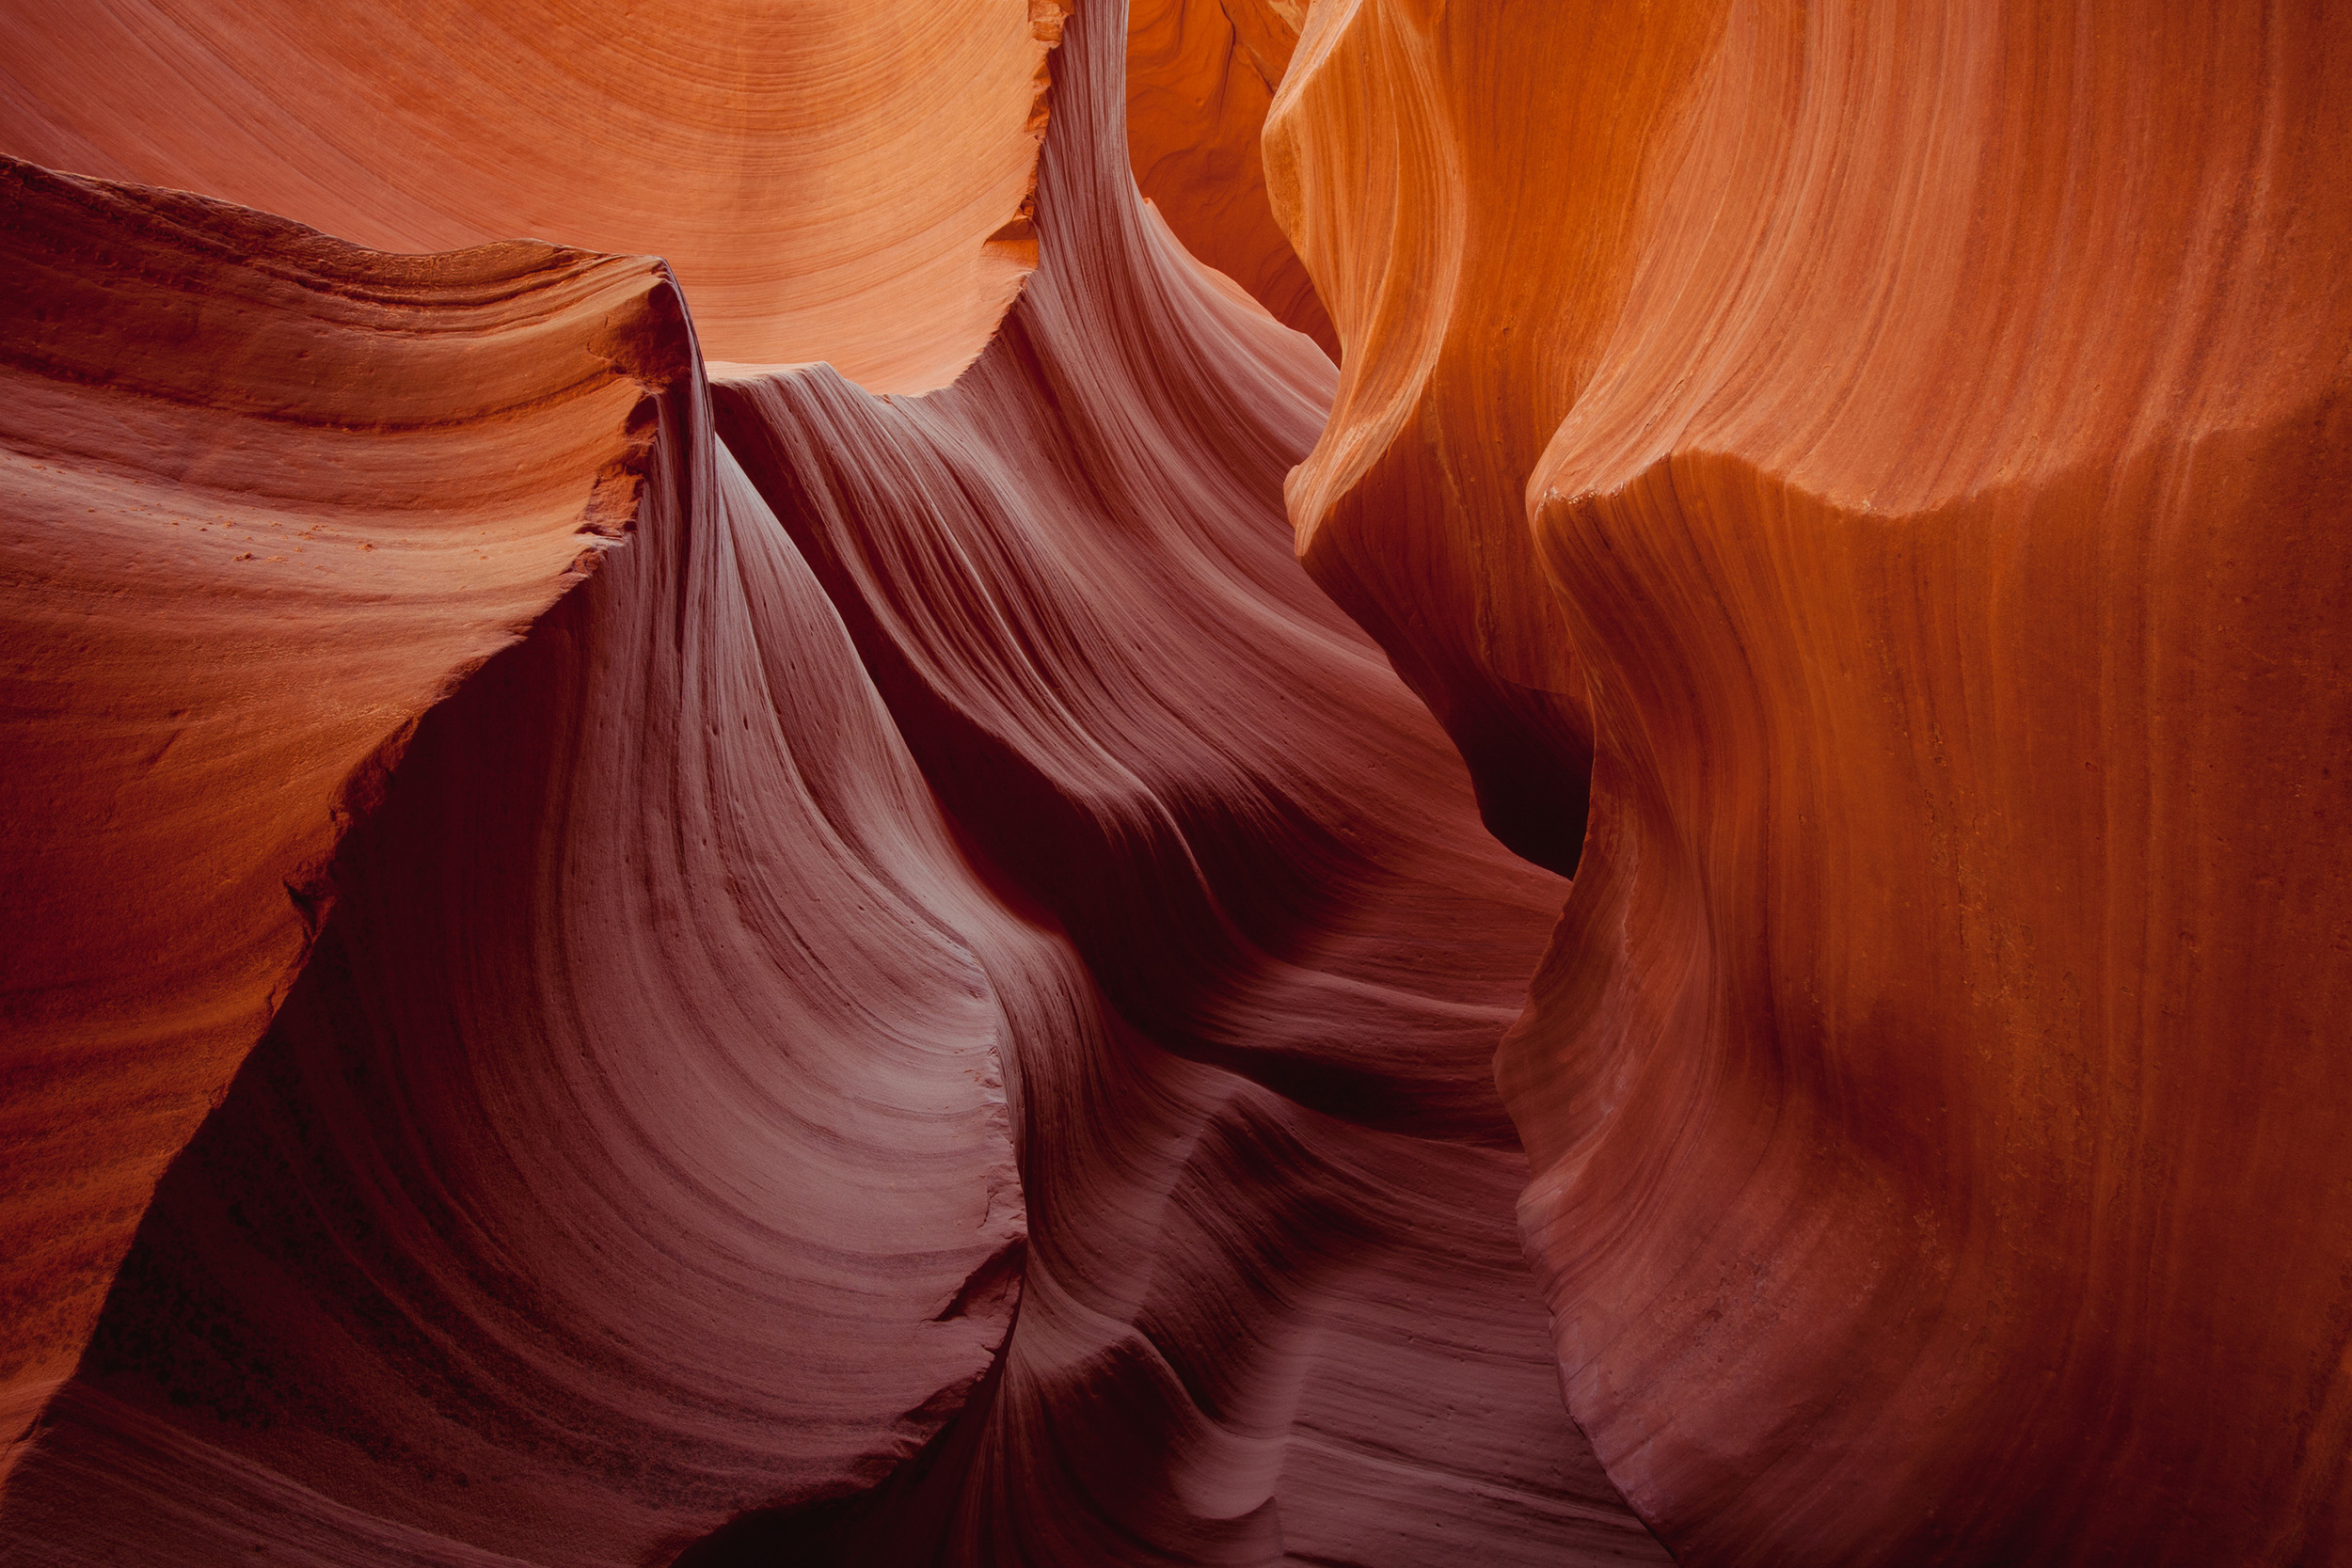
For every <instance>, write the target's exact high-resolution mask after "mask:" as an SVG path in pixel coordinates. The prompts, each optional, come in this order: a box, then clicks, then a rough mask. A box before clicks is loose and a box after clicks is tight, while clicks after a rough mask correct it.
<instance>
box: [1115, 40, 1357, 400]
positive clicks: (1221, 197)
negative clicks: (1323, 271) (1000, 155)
mask: <svg viewBox="0 0 2352 1568" xmlns="http://www.w3.org/2000/svg"><path fill="white" fill-rule="evenodd" d="M1306 11H1307V8H1306V5H1305V4H1304V0H1133V3H1132V4H1131V5H1130V7H1129V8H1128V19H1127V122H1128V123H1127V148H1128V153H1129V156H1130V158H1131V159H1132V160H1133V162H1134V165H1135V172H1136V184H1137V185H1139V186H1141V187H1142V190H1143V194H1144V195H1145V196H1146V197H1147V198H1150V199H1151V200H1152V202H1153V203H1154V204H1156V205H1157V206H1158V207H1159V209H1160V212H1161V214H1162V215H1163V216H1164V217H1166V218H1167V220H1168V227H1169V228H1171V229H1173V230H1175V231H1176V237H1177V238H1178V239H1180V240H1182V241H1183V242H1184V247H1185V248H1186V249H1188V250H1190V251H1191V252H1192V254H1193V255H1194V256H1196V257H1198V258H1199V259H1200V260H1201V261H1205V262H1207V263H1208V264H1209V265H1210V266H1213V267H1215V268H1216V270H1217V271H1219V272H1221V273H1223V274H1225V276H1226V277H1230V278H1232V280H1233V281H1234V282H1236V283H1238V284H1240V285H1241V286H1242V287H1243V288H1244V289H1245V290H1247V291H1248V293H1249V294H1250V295H1251V296H1252V297H1253V298H1255V299H1256V300H1257V301H1258V302H1259V303H1260V304H1262V305H1263V306H1264V307H1265V308H1266V309H1268V310H1270V311H1272V312H1273V314H1274V316H1275V317H1276V319H1277V320H1279V321H1280V322H1282V323H1283V324H1284V325H1288V326H1291V327H1295V328H1296V329H1297V330H1298V331H1300V332H1304V333H1306V334H1307V335H1308V336H1309V337H1311V338H1312V339H1314V341H1316V342H1317V343H1319V344H1321V345H1322V347H1323V351H1324V352H1325V353H1326V354H1327V355H1329V356H1331V357H1332V358H1333V359H1337V358H1338V357H1339V356H1340V343H1339V339H1338V337H1337V336H1336V334H1335V333H1334V331H1333V328H1332V325H1331V317H1330V313H1329V312H1328V311H1327V310H1326V309H1324V308H1323V301H1322V300H1321V299H1319V298H1318V297H1316V294H1315V286H1314V284H1313V282H1312V281H1311V280H1310V279H1309V277H1307V271H1306V268H1305V267H1303V266H1301V265H1300V264H1299V261H1298V257H1297V254H1296V253H1295V252H1294V251H1293V250H1292V249H1291V245H1290V241H1289V240H1288V239H1287V238H1285V237H1284V236H1283V233H1282V230H1280V228H1279V226H1277V224H1276V223H1275V221H1274V214H1273V210H1272V209H1271V208H1270V207H1269V206H1268V205H1267V203H1266V193H1265V175H1264V172H1263V167H1262V166H1261V162H1260V155H1259V147H1258V134H1259V127H1260V126H1261V125H1262V124H1263V123H1264V120H1265V115H1266V109H1267V106H1268V105H1269V104H1271V103H1272V102H1273V99H1274V91H1275V89H1276V88H1277V87H1279V86H1280V85H1281V81H1282V72H1283V71H1284V70H1285V69H1286V68H1287V67H1288V66H1289V64H1290V57H1291V51H1292V50H1293V49H1294V48H1295V47H1296V45H1297V42H1298V26H1299V24H1300V22H1301V21H1302V20H1304V18H1305V16H1306Z"/></svg>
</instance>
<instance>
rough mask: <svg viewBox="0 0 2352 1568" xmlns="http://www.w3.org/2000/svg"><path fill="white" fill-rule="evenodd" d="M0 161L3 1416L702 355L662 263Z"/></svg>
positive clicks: (574, 574) (593, 550)
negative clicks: (371, 227) (398, 768)
mask: <svg viewBox="0 0 2352 1568" xmlns="http://www.w3.org/2000/svg"><path fill="white" fill-rule="evenodd" d="M0 181H5V185H4V186H0V200H5V202H6V205H7V213H8V218H7V222H6V224H5V227H0V247H5V254H6V262H5V264H6V267H7V270H8V277H9V279H10V288H9V289H8V293H7V295H6V298H5V300H0V321H5V327H0V341H5V343H6V348H5V350H0V381H4V384H5V387H6V389H7V390H6V396H5V398H0V404H4V405H5V406H0V461H5V463H6V465H7V474H8V477H7V485H8V491H7V493H8V503H9V514H10V516H11V517H12V518H13V519H14V521H13V523H12V525H11V527H10V528H9V529H8V531H7V532H6V534H5V537H0V617H5V620H6V623H7V626H8V640H7V648H8V687H7V691H8V697H7V709H6V724H7V729H8V739H7V749H8V766H7V767H6V768H0V843H5V857H6V863H7V864H8V873H9V891H8V897H7V898H6V899H5V900H0V975H4V976H5V977H4V978H0V994H5V995H6V997H7V998H8V1001H7V1007H8V1060H7V1066H6V1070H7V1072H8V1092H7V1094H6V1096H5V1101H4V1103H5V1110H0V1117H5V1131H4V1132H0V1138H4V1139H5V1141H6V1144H7V1146H8V1150H9V1169H10V1180H9V1181H8V1196H7V1202H6V1206H5V1208H0V1301H4V1302H5V1303H6V1311H7V1315H8V1323H9V1327H10V1333H9V1335H8V1349H7V1352H6V1360H5V1362H4V1363H0V1378H4V1379H5V1381H6V1383H7V1385H8V1389H9V1392H8V1397H7V1402H8V1406H9V1413H10V1414H11V1415H13V1416H15V1417H16V1418H17V1421H16V1424H14V1425H12V1426H11V1428H10V1431H9V1433H8V1436H9V1437H11V1438H13V1437H14V1435H15V1433H16V1432H17V1431H18V1430H21V1423H22V1418H23V1416H24V1415H28V1414H29V1409H30V1404H32V1403H37V1402H38V1400H39V1398H40V1393H41V1391H42V1390H43V1389H44V1388H45V1387H46V1386H48V1385H51V1384H53V1383H54V1382H55V1381H56V1379H57V1378H59V1377H61V1376H62V1375H64V1373H65V1372H66V1371H67V1370H69V1369H70V1368H71V1366H72V1359H73V1357H74V1355H75V1354H77V1353H78V1352H79V1349H80V1347H81V1344H82V1341H83V1339H84V1338H85V1337H86V1336H87V1334H88V1332H89V1327H90V1323H91V1322H92V1320H93V1319H94V1317H95V1315H96V1313H97V1311H98V1307H99V1302H100V1299H101V1297H102V1295H103V1292H104V1291H105V1290H106V1286H107V1280H108V1278H109V1276H110V1275H111V1274H112V1272H113V1270H114V1267H115V1265H116V1264H117V1262H119V1259H120V1258H121V1256H122V1250H123V1248H124V1246H125V1245H127V1244H128V1243H129V1241H130V1239H131V1232H132V1229H133V1228H134V1227H135V1226H136V1225H137V1223H138V1218H139V1214H140V1212H141V1211H142V1210H143V1208H144V1207H145V1205H146V1202H147V1197H148V1194H149V1192H150V1190H151V1188H152V1186H153V1184H154V1181H155V1179H156V1177H157V1176H158V1175H159V1174H160V1173H161V1172H162V1169H163V1166H164V1164H165V1163H166V1162H167V1161H168V1160H169V1159H170V1158H171V1156H172V1154H173V1153H174V1152H175V1151H176V1150H178V1149H179V1148H180V1147H181V1146H182V1145H183V1144H184V1143H185V1142H186V1141H187V1139H188V1137H189V1135H190V1134H191V1133H192V1132H195V1130H196V1128H197V1125H198V1123H199V1121H201V1120H202V1119H203V1117H204V1115H205V1113H206V1112H207V1111H208V1110H209V1109H210V1108H211V1106H212V1105H214V1104H215V1103H216V1102H217V1101H218V1099H219V1097H220V1094H221V1092H222V1091H223V1090H224V1089H225V1088H226V1087H227V1085H228V1083H229V1080H230V1076H231V1075H232V1074H233V1073H234V1072H235V1070H236V1068H237V1064H238V1061H239V1060H240V1059H241V1058H242V1057H243V1055H244V1053H246V1050H247V1049H248V1048H250V1046H251V1045H252V1043H253V1041H254V1040H255V1038H256V1037H258V1036H259V1035H260V1033H261V1031H262V1028H263V1027H264V1026H265V1025H266V1024H267V1022H268V1021H269V1018H270V1016H271V1013H272V1012H273V1011H274V1009H275V1008H276V1007H277V1006H278V1002H279V1001H280V1000H281V999H282V998H283V997H284V996H285V994H286V990H287V988H288V986H289V984H290V983H291V982H292V980H293V977H294V973H295V971H296V970H297V969H298V968H299V966H300V964H301V960H302V957H303V954H304V952H305V950H306V947H307V944H308V942H309V941H310V937H311V935H312V934H314V932H315V931H316V928H317V927H318V923H319V921H320V919H321V918H322V917H323V915H324V914H325V912H326V907H327V905H328V904H329V902H330V901H331V899H330V895H329V893H328V890H327V889H326V886H325V885H324V880H323V879H324V874H325V871H326V862H327V860H328V859H329V858H330V856H331V854H332V852H333V850H334V848H335V846H336V843H337V841H338V840H339V839H340V837H341V836H342V830H343V828H344V826H345V825H346V824H347V823H348V822H349V821H350V820H351V819H352V818H353V817H354V816H362V815H365V814H366V813H367V812H368V811H369V810H370V809H372V808H373V805H374V803H375V801H376V800H377V799H378V797H379V796H380V795H381V793H382V789H383V785H384V780H385V777H386V774H387V772H388V771H389V769H390V768H392V767H393V766H394V765H395V764H397V762H398V760H399V758H400V754H401V751H402V749H403V747H404V746H405V743H406V741H407V739H408V736H409V734H410V732H411V730H412V729H413V727H414V725H415V722H416V721H417V718H418V716H419V715H420V714H421V713H422V712H423V711H424V710H425V709H426V708H428V707H430V706H431V705H433V704H434V703H435V702H436V701H437V700H439V699H440V698H441V697H442V696H444V695H445V694H446V693H447V692H448V691H449V690H450V689H452V687H453V686H454V685H455V683H456V682H457V681H459V680H460V679H461V678H462V677H463V676H464V675H465V674H466V673H467V672H468V671H469V670H470V669H472V668H474V667H475V666H478V665H479V664H481V663H482V662H483V661H484V660H485V659H486V658H488V657H490V656H491V655H492V654H494V653H496V652H497V651H498V649H499V648H501V646H504V645H505V644H507V643H508V642H511V641H513V640H514V639H515V637H516V635H517V634H518V633H519V632H520V631H521V630H522V629H523V628H524V627H525V626H529V625H530V624H531V623H532V621H533V620H534V619H535V618H536V617H538V616H539V615H540V614H542V613H543V612H544V611H545V610H547V609H548V606H549V605H550V604H552V603H553V602H554V601H555V600H556V598H557V597H558V596H559V595H560V594H563V593H564V590H565V589H566V588H567V587H568V586H569V585H570V584H572V583H574V582H576V581H578V580H579V579H580V578H581V577H582V576H583V575H584V574H586V573H587V572H588V571H590V570H591V569H592V568H593V567H594V565H595V564H596V561H597V559H598V554H599V552H600V551H601V550H603V549H604V548H606V547H607V546H609V544H610V542H611V541H612V539H613V538H616V537H617V536H618V535H619V534H620V533H621V532H622V531H623V530H624V529H625V528H626V527H627V525H628V521H629V519H630V517H631V516H632V515H634V513H635V510H636V507H637V503H638V500H637V490H638V484H639V475H640V471H641V470H642V468H643V467H644V462H645V460H646V454H647V450H648V449H647V445H646V441H647V436H648V434H649V429H648V426H647V425H646V420H647V419H648V418H649V415H650V405H649V404H648V403H647V399H648V398H649V397H650V395H651V389H652V388H656V387H659V386H660V385H662V384H664V383H666V382H667V381H668V380H670V379H671V378H673V377H675V376H676V375H678V374H680V373H683V372H684V370H685V368H686V365H687V362H688V358H687V356H688V346H687V343H686V341H685V337H684V333H683V331H682V320H681V315H680V309H679V306H678V302H677V296H676V293H675V289H673V288H672V286H671V285H670V283H669V280H668V278H667V277H666V276H665V275H664V274H663V272H662V270H661V269H660V266H659V265H657V264H655V263H652V262H648V261H626V260H616V259H612V258H606V257H594V256H589V255H586V254H584V253H581V252H579V251H563V250H556V249H553V248H550V247H548V246H545V245H501V246H493V247H490V248H487V249H483V250H476V251H469V252H462V253H459V254H456V255H453V256H441V257H432V258H417V259H408V258H399V257H387V256H380V255H376V254H373V253H371V252H363V251H359V250H357V249H355V248H354V247H352V246H349V245H342V244H340V243H338V242H335V241H332V240H328V239H326V238H323V237H322V236H320V235H318V234H316V233H313V232H311V231H310V230H303V229H300V228H297V227H296V226H294V225H293V224H289V223H286V222H283V221H282V220H278V219H275V218H269V217H265V216H263V215H262V214H258V213H250V212H246V211H242V210H240V209H235V208H227V207H222V206H220V205H219V204H217V203H212V202H204V201H200V200H198V199H196V198H187V197H181V196H176V195H173V194H170V193H167V192H158V191H143V190H135V189H129V188H125V187H119V186H107V185H101V184H95V183H91V182H85V181H78V180H71V179H61V178H59V177H57V176H55V175H51V174H48V173H45V172H43V171H41V170H39V169H35V168H32V167H30V166H24V165H10V166H8V167H7V168H6V169H5V171H0Z"/></svg>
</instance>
